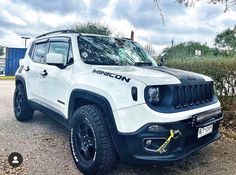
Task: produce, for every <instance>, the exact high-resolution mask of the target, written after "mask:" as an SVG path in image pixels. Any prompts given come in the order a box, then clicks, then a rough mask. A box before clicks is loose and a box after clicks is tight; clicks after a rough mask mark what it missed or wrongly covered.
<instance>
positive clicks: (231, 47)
mask: <svg viewBox="0 0 236 175" xmlns="http://www.w3.org/2000/svg"><path fill="white" fill-rule="evenodd" d="M215 45H216V46H217V47H219V48H221V49H222V50H226V51H229V52H231V53H232V52H236V26H235V27H234V28H233V29H230V28H228V29H226V30H224V31H223V32H221V33H219V34H217V35H216V38H215Z"/></svg>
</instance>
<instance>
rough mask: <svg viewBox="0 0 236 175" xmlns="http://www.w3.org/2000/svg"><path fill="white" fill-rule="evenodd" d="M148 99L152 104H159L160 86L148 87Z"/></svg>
mask: <svg viewBox="0 0 236 175" xmlns="http://www.w3.org/2000/svg"><path fill="white" fill-rule="evenodd" d="M148 101H149V102H150V103H151V104H152V105H157V104H158V103H159V102H160V89H159V88H158V87H150V88H149V89H148Z"/></svg>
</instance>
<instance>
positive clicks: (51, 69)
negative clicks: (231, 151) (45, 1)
mask: <svg viewBox="0 0 236 175" xmlns="http://www.w3.org/2000/svg"><path fill="white" fill-rule="evenodd" d="M15 79H16V90H15V93H14V112H15V116H16V119H17V120H19V121H27V120H29V119H31V118H32V116H33V114H34V110H39V111H42V112H45V113H47V114H48V115H49V116H50V117H52V118H54V119H55V120H57V121H58V122H60V123H62V124H63V125H65V126H66V127H68V128H69V129H70V146H71V152H72V156H73V158H74V161H75V164H76V166H77V167H78V168H79V169H80V170H81V171H82V172H83V173H84V174H86V175H87V174H105V173H107V172H109V171H110V170H111V169H112V168H113V167H114V166H115V165H116V161H117V160H121V161H123V162H127V163H135V164H151V165H155V164H158V162H160V161H165V162H166V161H173V160H177V159H181V158H183V157H186V156H188V155H189V154H190V153H192V152H194V151H196V150H199V149H200V148H202V147H204V146H206V145H208V144H209V143H211V142H213V141H215V140H217V139H219V138H220V134H219V132H218V129H219V123H220V120H221V119H222V118H223V116H222V111H221V107H220V102H219V101H218V99H217V97H216V96H215V95H214V90H213V81H212V79H211V78H209V77H207V76H204V75H201V74H197V73H192V72H187V71H182V70H177V69H171V68H167V67H164V66H160V65H157V63H156V62H155V60H154V59H153V58H152V57H151V56H149V55H148V54H147V52H145V51H144V49H143V48H142V47H141V46H140V45H139V44H138V43H136V42H134V41H132V40H130V39H125V38H113V37H108V36H101V35H91V34H80V33H77V32H75V31H71V30H61V31H55V32H50V33H46V34H43V35H40V36H38V37H37V38H36V39H35V40H34V41H33V42H32V43H31V45H30V47H29V48H28V50H27V52H26V54H25V58H24V59H22V60H20V66H19V68H18V70H17V72H16V78H15Z"/></svg>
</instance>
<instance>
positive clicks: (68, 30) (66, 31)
mask: <svg viewBox="0 0 236 175" xmlns="http://www.w3.org/2000/svg"><path fill="white" fill-rule="evenodd" d="M54 33H79V32H76V31H75V30H71V29H65V30H55V31H52V32H48V33H44V34H42V35H39V36H37V37H36V39H37V38H40V37H43V36H47V35H50V34H54Z"/></svg>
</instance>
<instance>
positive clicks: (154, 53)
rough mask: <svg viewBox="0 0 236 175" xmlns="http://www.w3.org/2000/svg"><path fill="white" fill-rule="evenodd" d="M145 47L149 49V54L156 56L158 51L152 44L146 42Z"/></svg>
mask: <svg viewBox="0 0 236 175" xmlns="http://www.w3.org/2000/svg"><path fill="white" fill-rule="evenodd" d="M144 49H145V50H146V51H147V53H149V55H151V56H156V51H155V49H154V48H153V46H152V44H146V45H145V46H144Z"/></svg>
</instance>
